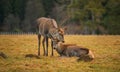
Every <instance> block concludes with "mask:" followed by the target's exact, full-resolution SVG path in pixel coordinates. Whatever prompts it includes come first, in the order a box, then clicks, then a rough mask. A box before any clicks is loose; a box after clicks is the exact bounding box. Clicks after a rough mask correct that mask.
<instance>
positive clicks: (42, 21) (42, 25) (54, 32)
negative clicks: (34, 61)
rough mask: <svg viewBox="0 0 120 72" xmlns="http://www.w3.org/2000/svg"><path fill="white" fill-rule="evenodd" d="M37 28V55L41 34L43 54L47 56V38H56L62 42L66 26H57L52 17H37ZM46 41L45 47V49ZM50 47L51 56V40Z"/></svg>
mask: <svg viewBox="0 0 120 72" xmlns="http://www.w3.org/2000/svg"><path fill="white" fill-rule="evenodd" d="M36 22H37V28H38V56H39V55H40V44H41V35H42V36H43V40H42V45H43V51H44V54H43V55H46V56H48V38H50V39H54V38H57V39H58V40H60V41H61V42H64V30H65V29H66V28H63V29H62V28H58V25H57V23H56V21H55V20H54V19H51V18H45V17H41V18H38V19H37V21H36ZM45 42H46V49H45ZM51 47H52V53H51V56H53V42H52V40H51Z"/></svg>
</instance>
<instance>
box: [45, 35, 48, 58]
mask: <svg viewBox="0 0 120 72" xmlns="http://www.w3.org/2000/svg"><path fill="white" fill-rule="evenodd" d="M45 39H46V56H48V37H46V38H45Z"/></svg>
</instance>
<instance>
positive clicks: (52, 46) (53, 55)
mask: <svg viewBox="0 0 120 72" xmlns="http://www.w3.org/2000/svg"><path fill="white" fill-rule="evenodd" d="M51 48H52V53H51V56H54V54H53V41H52V40H51Z"/></svg>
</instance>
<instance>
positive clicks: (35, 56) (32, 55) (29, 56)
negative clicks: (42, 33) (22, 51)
mask: <svg viewBox="0 0 120 72" xmlns="http://www.w3.org/2000/svg"><path fill="white" fill-rule="evenodd" d="M25 58H36V59H40V57H39V56H38V55H35V54H26V55H25Z"/></svg>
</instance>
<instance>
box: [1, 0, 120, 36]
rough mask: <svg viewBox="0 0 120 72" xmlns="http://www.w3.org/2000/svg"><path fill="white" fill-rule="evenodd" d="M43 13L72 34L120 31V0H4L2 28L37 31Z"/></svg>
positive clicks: (16, 30) (4, 30)
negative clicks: (36, 23) (37, 23)
mask: <svg viewBox="0 0 120 72" xmlns="http://www.w3.org/2000/svg"><path fill="white" fill-rule="evenodd" d="M39 17H50V18H54V19H55V20H56V21H57V23H58V25H59V26H62V27H67V28H68V29H67V32H68V33H72V34H120V0H0V31H1V32H36V25H35V20H36V19H37V18H39Z"/></svg>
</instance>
